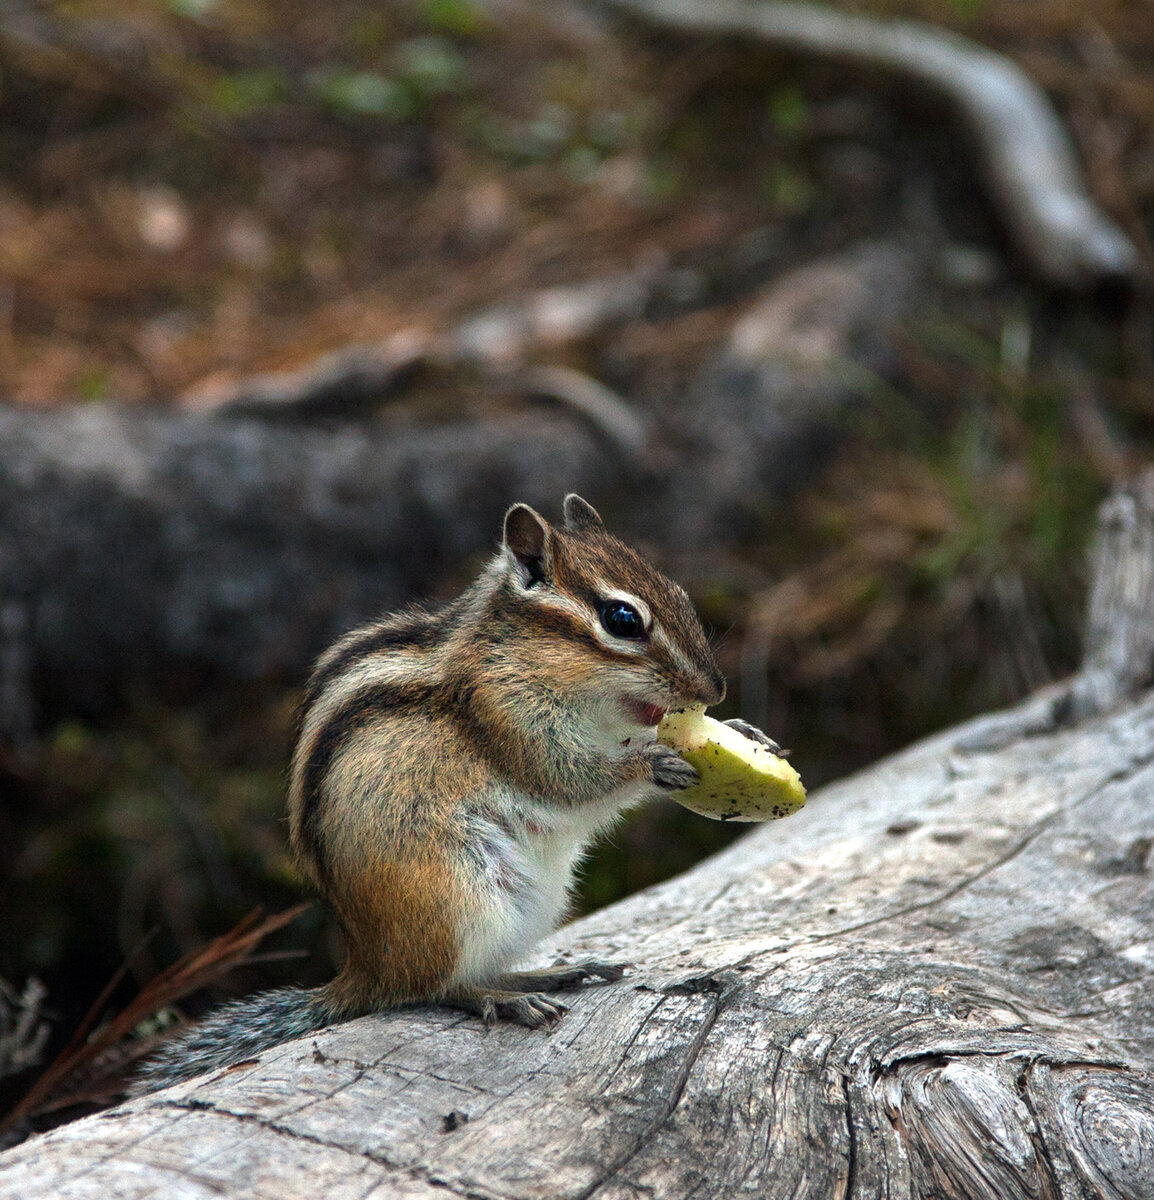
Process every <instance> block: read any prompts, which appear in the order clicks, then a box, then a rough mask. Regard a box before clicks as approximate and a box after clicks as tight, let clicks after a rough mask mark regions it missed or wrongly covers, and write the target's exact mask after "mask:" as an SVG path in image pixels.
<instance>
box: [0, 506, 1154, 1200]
mask: <svg viewBox="0 0 1154 1200" xmlns="http://www.w3.org/2000/svg"><path fill="white" fill-rule="evenodd" d="M1146 491H1148V489H1146ZM1135 494H1136V495H1139V496H1141V495H1143V494H1146V493H1145V492H1143V491H1142V490H1141V489H1139V490H1138V491H1137V492H1136V493H1135ZM1136 511H1137V512H1138V513H1140V516H1141V520H1142V521H1144V522H1150V521H1151V519H1152V517H1151V511H1150V509H1149V508H1148V507H1146V506H1145V505H1144V504H1142V503H1139V504H1138V505H1137V507H1136ZM1111 520H1113V522H1114V525H1113V527H1111V525H1110V522H1111ZM1116 526H1117V520H1116V515H1115V517H1113V518H1111V516H1110V514H1109V513H1107V521H1106V530H1105V536H1104V538H1103V543H1102V544H1103V545H1104V546H1106V547H1110V546H1112V547H1113V548H1114V551H1115V552H1117V553H1120V554H1121V555H1122V556H1124V557H1125V556H1131V558H1132V559H1133V556H1135V555H1138V556H1141V555H1144V554H1146V553H1147V552H1148V551H1147V549H1146V547H1147V546H1148V545H1149V543H1150V540H1151V539H1150V538H1149V537H1146V538H1139V537H1130V538H1119V537H1117V536H1116V535H1117V528H1116ZM1100 558H1101V556H1100ZM1148 566H1149V564H1148V563H1147V564H1146V565H1145V566H1143V565H1142V564H1140V563H1138V562H1137V561H1131V562H1130V563H1129V567H1128V568H1124V569H1123V571H1122V573H1123V574H1125V573H1127V570H1128V572H1129V573H1130V575H1131V577H1132V578H1135V579H1148V578H1149V570H1148ZM1110 574H1113V576H1114V578H1115V579H1116V578H1118V577H1120V576H1119V574H1118V572H1107V575H1110ZM1138 592H1140V593H1141V596H1140V598H1141V599H1142V600H1144V602H1145V603H1144V604H1136V603H1135V599H1136V596H1138ZM1138 592H1135V591H1134V590H1133V589H1131V591H1130V594H1129V596H1128V597H1126V599H1125V601H1124V602H1123V601H1122V600H1121V598H1120V594H1119V589H1117V588H1115V587H1114V586H1113V585H1112V584H1105V585H1103V587H1102V589H1100V594H1099V597H1098V598H1097V600H1096V601H1095V603H1094V604H1092V606H1091V609H1092V611H1093V612H1094V613H1095V623H1094V627H1092V631H1091V632H1092V636H1097V635H1096V634H1094V633H1093V628H1106V627H1107V626H1110V625H1111V624H1112V621H1108V622H1104V623H1103V622H1102V617H1103V613H1104V610H1105V607H1108V605H1109V596H1110V595H1111V594H1112V595H1113V596H1114V597H1115V601H1114V608H1113V619H1112V620H1113V621H1116V622H1122V623H1127V622H1138V623H1143V624H1146V625H1149V624H1150V621H1151V607H1152V606H1151V604H1150V601H1151V592H1150V589H1148V588H1146V589H1145V590H1142V589H1138ZM1139 608H1141V609H1142V611H1141V612H1139V611H1138V610H1139ZM1106 640H1108V641H1109V640H1114V635H1113V634H1111V635H1110V637H1109V638H1107V639H1106ZM1092 649H1093V647H1092ZM1099 649H1101V647H1100V648H1099ZM1091 657H1092V658H1093V659H1094V662H1093V665H1092V669H1093V670H1094V671H1095V673H1096V679H1097V681H1098V684H1101V682H1102V672H1103V671H1105V670H1107V669H1108V667H1107V664H1108V663H1109V661H1110V656H1109V654H1107V653H1105V652H1104V651H1103V652H1102V653H1099V654H1097V655H1093V654H1092V655H1091ZM1149 667H1150V664H1149V662H1147V663H1146V664H1145V671H1143V672H1141V673H1137V672H1136V671H1134V670H1133V669H1132V668H1133V664H1131V665H1130V666H1129V667H1128V668H1127V670H1128V675H1127V678H1128V679H1130V680H1135V679H1138V678H1141V679H1143V680H1146V679H1148V676H1149ZM1064 691H1065V693H1066V694H1067V695H1071V694H1080V693H1079V687H1078V685H1077V681H1075V684H1074V685H1071V686H1070V687H1067V688H1066V689H1064ZM1096 694H1098V695H1107V694H1109V691H1108V690H1107V691H1102V690H1100V688H1099V689H1097V690H1096ZM1055 698H1056V697H1054V696H1051V697H1049V698H1043V700H1044V702H1045V704H1046V706H1047V711H1048V712H1049V713H1050V715H1051V718H1052V719H1051V721H1050V722H1049V724H1048V725H1046V726H1043V725H1041V724H1039V723H1038V722H1037V721H1034V722H1033V723H1032V724H1030V723H1026V724H1023V723H1022V722H1021V721H1018V720H1015V719H1014V716H1013V714H1011V716H1010V717H1009V718H1007V716H1006V715H1005V714H999V715H994V716H991V717H984V718H979V719H978V720H976V721H973V722H970V723H969V724H967V725H964V726H962V727H961V728H959V729H954V730H950V731H948V732H946V733H943V734H939V735H937V736H935V737H933V738H931V739H929V740H928V741H926V742H923V743H921V744H920V745H917V746H915V747H913V748H912V749H910V750H907V751H905V752H904V753H902V754H899V755H896V756H894V757H892V758H890V759H887V760H886V761H884V762H882V763H880V764H878V765H877V766H875V767H873V768H871V769H869V770H867V771H864V772H861V773H860V774H857V775H855V776H853V777H851V778H849V779H846V780H844V781H842V782H840V783H837V784H835V785H833V786H831V787H828V788H825V789H823V790H822V791H821V792H820V793H818V794H817V795H815V796H814V797H812V799H811V801H810V804H809V805H808V806H807V808H805V809H804V810H803V811H802V812H801V813H799V814H798V815H796V816H795V817H792V818H790V820H788V821H787V822H785V823H777V824H771V825H768V826H765V827H762V828H761V829H759V830H758V831H757V832H756V833H754V834H752V835H751V836H749V837H747V838H745V839H743V840H741V841H739V842H737V843H735V844H734V845H733V846H732V847H731V848H730V849H729V850H727V851H726V852H724V853H723V854H721V855H719V856H717V857H715V858H713V859H711V860H709V861H707V862H705V863H703V864H701V865H700V866H698V867H697V868H696V869H694V870H693V871H691V872H689V873H688V874H686V875H684V876H682V877H681V878H679V879H675V880H673V881H671V882H669V883H667V884H664V885H662V886H660V887H657V888H654V889H651V890H649V891H647V892H644V893H641V894H640V895H637V896H634V897H632V898H631V899H629V900H627V901H624V902H623V903H620V904H617V905H614V906H613V907H611V908H608V909H605V910H604V911H602V912H600V913H596V914H594V915H593V916H591V917H589V918H587V919H585V920H583V921H581V922H578V923H576V924H574V925H572V926H570V927H569V928H567V929H564V930H562V931H561V932H560V933H558V934H557V935H555V937H554V938H553V939H552V940H551V942H550V943H549V944H548V945H546V946H544V947H543V948H542V957H543V958H546V959H547V958H549V957H550V956H551V955H552V954H553V953H560V954H561V955H563V956H564V957H570V956H572V957H582V958H583V957H586V956H595V957H599V958H610V959H617V960H623V961H628V962H630V963H632V964H633V965H632V968H631V970H630V971H629V973H628V974H627V976H626V978H625V979H624V980H623V981H622V982H620V983H616V984H610V985H605V986H600V987H589V988H586V989H585V990H584V991H582V992H580V993H577V994H575V995H574V996H573V997H572V1008H571V1011H570V1013H569V1014H568V1016H566V1017H565V1018H564V1020H562V1021H561V1022H560V1023H559V1024H558V1025H557V1026H555V1027H554V1028H553V1029H551V1030H550V1031H548V1032H542V1031H531V1030H527V1029H524V1028H520V1027H514V1026H499V1027H497V1028H496V1029H494V1030H492V1031H489V1032H486V1031H485V1030H484V1029H483V1028H482V1027H481V1026H480V1025H479V1023H478V1022H476V1021H474V1020H471V1019H468V1018H464V1017H462V1016H460V1015H459V1014H451V1013H449V1012H445V1011H441V1010H435V1009H423V1010H413V1011H405V1012H395V1013H389V1014H385V1015H381V1016H375V1017H370V1018H364V1019H362V1020H358V1021H353V1022H349V1023H347V1024H345V1025H342V1026H339V1027H337V1028H334V1029H330V1030H328V1031H325V1032H324V1033H321V1034H319V1035H316V1036H312V1037H309V1038H306V1039H303V1040H301V1041H298V1042H292V1043H287V1044H285V1045H283V1046H281V1047H279V1048H277V1049H275V1050H273V1051H270V1052H268V1053H265V1054H263V1055H261V1056H260V1057H259V1059H256V1060H253V1061H251V1062H246V1063H242V1064H240V1065H238V1066H236V1067H234V1068H232V1069H230V1070H227V1071H223V1072H219V1073H217V1074H215V1075H212V1076H208V1077H204V1078H202V1079H199V1080H195V1081H191V1082H189V1083H187V1084H184V1085H180V1086H178V1087H173V1088H170V1089H168V1090H166V1091H163V1092H157V1093H154V1094H152V1095H150V1096H148V1097H145V1098H141V1099H138V1100H135V1101H133V1102H131V1103H129V1104H126V1105H123V1106H121V1107H119V1108H115V1109H112V1110H109V1111H107V1112H105V1113H103V1114H101V1115H100V1116H97V1117H91V1118H87V1119H85V1120H83V1121H79V1122H76V1123H75V1124H73V1125H70V1126H68V1127H65V1128H63V1129H60V1130H58V1131H56V1132H54V1133H51V1134H48V1135H46V1136H44V1137H41V1138H38V1139H35V1140H33V1141H30V1142H28V1143H25V1144H24V1145H22V1146H20V1147H17V1148H15V1149H13V1150H11V1151H8V1152H7V1153H5V1154H4V1155H2V1156H0V1196H4V1197H13V1198H15V1197H25V1196H32V1195H37V1196H52V1197H58V1198H60V1200H71V1198H73V1197H76V1198H80V1197H91V1196H97V1195H98V1196H100V1197H102V1200H129V1198H134V1200H135V1198H141V1197H149V1196H165V1197H168V1196H181V1197H185V1198H189V1200H192V1198H196V1197H201V1196H203V1197H209V1196H213V1197H219V1196H230V1197H238V1198H240V1197H258V1196H269V1195H276V1196H278V1197H283V1198H286V1200H291V1198H294V1197H313V1196H316V1195H324V1196H326V1197H340V1196H358V1197H382V1198H383V1197H413V1198H416V1197H430V1198H431V1197H443V1196H444V1195H446V1193H448V1194H450V1195H461V1196H470V1197H485V1198H496V1197H502V1198H508V1197H550V1198H551V1200H555V1198H560V1197H574V1198H577V1197H583V1198H589V1197H597V1198H598V1200H608V1198H610V1197H613V1198H625V1197H641V1196H654V1195H657V1196H662V1197H690V1196H701V1195H711V1196H731V1195H739V1194H750V1195H762V1196H768V1197H786V1196H815V1197H827V1196H843V1197H848V1198H850V1200H865V1198H871V1200H872V1198H875V1197H876V1198H880V1197H887V1198H890V1200H901V1198H909V1200H913V1198H915V1197H925V1196H928V1195H933V1196H937V1197H941V1198H943V1200H955V1198H956V1200H1026V1198H1030V1200H1037V1198H1039V1197H1046V1198H1047V1200H1084V1198H1085V1197H1087V1196H1101V1197H1108V1198H1109V1200H1148V1198H1149V1197H1150V1196H1151V1195H1154V1156H1152V1155H1151V1147H1152V1146H1154V989H1152V987H1151V984H1152V982H1154V979H1152V977H1154V880H1152V875H1151V869H1152V866H1154V863H1152V847H1154V815H1152V813H1151V808H1150V803H1149V796H1150V790H1151V788H1152V787H1154V750H1152V749H1151V747H1152V746H1154V695H1152V694H1150V693H1146V694H1143V695H1140V696H1138V697H1137V698H1132V697H1131V698H1125V699H1119V698H1118V697H1117V696H1115V700H1117V701H1118V703H1117V705H1116V707H1114V708H1113V709H1112V710H1111V711H1109V712H1107V713H1100V714H1099V715H1096V716H1093V717H1089V718H1086V717H1084V716H1083V719H1081V720H1080V721H1077V722H1075V721H1074V720H1073V715H1074V710H1073V708H1072V707H1071V706H1070V705H1069V704H1066V705H1062V704H1055V703H1053V701H1054V699H1055ZM1042 702H1043V701H1039V700H1034V701H1031V702H1029V703H1028V704H1027V706H1026V709H1027V710H1030V711H1033V712H1035V713H1036V710H1037V709H1038V707H1039V704H1040V703H1042ZM1084 711H1085V710H1083V712H1084ZM1010 728H1015V729H1017V731H1018V732H1017V734H1016V736H1013V737H1012V738H1009V739H1007V738H1006V737H1005V736H1004V735H1005V731H1006V730H1007V729H1010ZM991 732H992V733H993V734H994V735H995V736H985V735H987V734H990V733H991Z"/></svg>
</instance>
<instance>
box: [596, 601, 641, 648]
mask: <svg viewBox="0 0 1154 1200" xmlns="http://www.w3.org/2000/svg"><path fill="white" fill-rule="evenodd" d="M601 624H602V625H604V626H605V629H606V631H607V632H608V633H611V634H612V635H613V636H614V637H619V638H634V639H635V638H640V637H644V636H645V622H644V621H643V620H642V619H641V614H640V613H639V612H638V611H637V609H635V608H634V607H633V605H632V604H626V603H625V601H624V600H605V601H602V604H601Z"/></svg>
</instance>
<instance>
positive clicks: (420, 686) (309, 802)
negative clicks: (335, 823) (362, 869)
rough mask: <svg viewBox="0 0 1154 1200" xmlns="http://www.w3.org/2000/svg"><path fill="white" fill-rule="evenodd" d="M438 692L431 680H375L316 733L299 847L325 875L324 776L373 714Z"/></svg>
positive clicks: (305, 769) (306, 771)
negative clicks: (322, 832)
mask: <svg viewBox="0 0 1154 1200" xmlns="http://www.w3.org/2000/svg"><path fill="white" fill-rule="evenodd" d="M437 692H438V689H436V688H435V687H433V686H432V685H430V684H427V683H417V682H413V681H405V682H396V683H378V684H374V685H373V686H372V687H368V688H365V689H363V690H362V691H359V692H354V693H353V694H352V695H350V696H349V697H348V699H346V700H345V701H344V702H343V703H342V704H341V705H339V706H338V707H337V708H335V709H334V710H333V712H332V713H331V714H330V715H329V718H328V720H327V721H326V722H325V724H324V726H323V727H322V728H321V729H319V730H318V731H317V733H316V734H315V736H314V737H313V739H312V742H311V744H310V745H309V748H308V754H307V757H306V758H305V760H304V763H303V765H302V767H301V779H300V841H301V846H300V849H302V850H304V851H305V852H306V853H307V854H308V855H309V857H310V858H311V859H312V861H313V863H314V864H315V865H316V868H317V870H318V871H319V872H320V873H321V874H322V875H326V876H327V875H328V866H327V864H326V862H325V859H324V853H323V842H322V841H321V839H319V838H318V837H317V826H318V823H319V822H320V818H321V815H322V812H323V810H324V799H325V794H324V783H325V778H326V776H327V775H328V773H329V768H330V767H331V766H332V763H333V759H335V758H336V756H337V754H339V753H340V751H341V749H342V747H343V746H344V745H345V743H346V742H347V741H348V740H349V738H350V737H352V736H353V735H354V734H355V733H356V732H357V731H358V730H359V729H361V727H362V726H363V725H364V724H365V722H366V721H368V720H369V719H370V718H372V717H375V716H379V715H380V714H382V713H386V712H389V711H390V710H392V709H396V708H407V707H409V706H415V705H425V704H429V703H431V702H432V701H433V700H434V698H435V697H436V695H437Z"/></svg>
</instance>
